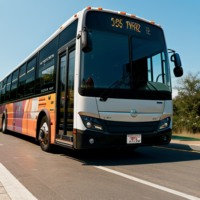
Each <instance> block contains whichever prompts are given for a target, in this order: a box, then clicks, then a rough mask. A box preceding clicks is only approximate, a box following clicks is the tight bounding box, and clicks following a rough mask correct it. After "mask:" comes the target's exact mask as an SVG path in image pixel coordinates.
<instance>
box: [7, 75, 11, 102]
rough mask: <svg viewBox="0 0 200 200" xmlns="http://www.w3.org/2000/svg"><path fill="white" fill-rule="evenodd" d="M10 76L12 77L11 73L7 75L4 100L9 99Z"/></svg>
mask: <svg viewBox="0 0 200 200" xmlns="http://www.w3.org/2000/svg"><path fill="white" fill-rule="evenodd" d="M11 77H12V74H11V75H10V76H9V77H8V80H7V84H6V101H9V100H10V86H11Z"/></svg>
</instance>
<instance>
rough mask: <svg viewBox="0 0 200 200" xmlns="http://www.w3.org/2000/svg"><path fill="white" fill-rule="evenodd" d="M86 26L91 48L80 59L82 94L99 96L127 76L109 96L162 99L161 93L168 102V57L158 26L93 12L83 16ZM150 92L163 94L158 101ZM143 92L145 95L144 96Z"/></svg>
mask: <svg viewBox="0 0 200 200" xmlns="http://www.w3.org/2000/svg"><path fill="white" fill-rule="evenodd" d="M86 26H87V28H88V29H89V30H90V31H91V34H92V43H93V49H92V51H91V52H89V53H84V52H82V56H81V59H82V62H81V63H82V65H81V79H80V90H79V91H80V92H82V94H85V95H89V96H99V95H100V94H101V91H102V90H103V89H104V90H105V89H106V88H108V87H109V86H110V85H112V84H113V83H114V82H116V81H117V80H119V79H120V78H121V77H123V76H126V75H127V74H128V73H130V76H127V78H126V80H125V81H124V82H123V84H121V86H120V87H119V89H118V92H117V93H116V92H115V94H114V93H113V95H114V96H112V97H114V98H115V97H118V98H121V97H122V95H123V98H133V95H134V98H137V99H148V98H149V99H152V98H153V99H154V98H155V99H162V97H163V94H164V95H165V96H166V98H165V99H171V84H170V83H171V81H170V71H169V61H168V54H167V49H166V44H165V41H164V36H163V32H162V30H161V29H160V28H159V27H156V26H154V25H151V24H149V23H146V22H143V21H139V20H136V19H131V18H128V17H124V16H121V15H115V14H109V13H103V12H94V11H91V12H88V13H87V16H86ZM148 83H150V87H149V86H148ZM152 90H155V91H159V92H161V93H163V94H162V95H161V96H160V98H159V97H158V96H156V95H154V94H152V93H153V92H152ZM147 92H148V93H149V95H144V94H145V93H147ZM122 93H123V94H122ZM120 94H121V95H120ZM151 94H152V95H151ZM116 95H117V96H116Z"/></svg>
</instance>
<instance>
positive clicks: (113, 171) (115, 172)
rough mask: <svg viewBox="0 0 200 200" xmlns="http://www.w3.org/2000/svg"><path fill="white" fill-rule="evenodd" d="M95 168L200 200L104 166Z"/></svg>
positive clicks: (193, 199)
mask: <svg viewBox="0 0 200 200" xmlns="http://www.w3.org/2000/svg"><path fill="white" fill-rule="evenodd" d="M94 167H96V168H98V169H101V170H104V171H107V172H110V173H112V174H116V175H118V176H122V177H124V178H127V179H130V180H132V181H136V182H139V183H142V184H144V185H148V186H150V187H153V188H156V189H159V190H163V191H165V192H169V193H171V194H174V195H177V196H180V197H183V198H186V199H191V200H200V198H198V197H194V196H191V195H188V194H185V193H182V192H179V191H176V190H172V189H169V188H167V187H163V186H160V185H157V184H154V183H151V182H148V181H144V180H142V179H139V178H136V177H133V176H130V175H127V174H124V173H121V172H118V171H115V170H112V169H108V168H106V167H102V166H94Z"/></svg>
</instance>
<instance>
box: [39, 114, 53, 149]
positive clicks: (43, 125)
mask: <svg viewBox="0 0 200 200" xmlns="http://www.w3.org/2000/svg"><path fill="white" fill-rule="evenodd" d="M38 140H39V143H40V146H41V149H42V150H43V151H46V152H50V151H51V149H52V145H51V142H50V134H49V126H48V118H47V116H44V117H43V118H42V120H41V122H40V130H39V135H38Z"/></svg>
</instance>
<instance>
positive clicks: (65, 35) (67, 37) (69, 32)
mask: <svg viewBox="0 0 200 200" xmlns="http://www.w3.org/2000/svg"><path fill="white" fill-rule="evenodd" d="M77 24H78V20H76V21H74V22H73V23H72V24H70V25H69V26H68V27H67V28H66V29H65V30H64V31H63V32H62V33H61V34H60V37H59V45H58V48H60V47H62V46H63V45H65V44H67V43H68V42H69V41H71V40H73V39H74V38H76V33H77Z"/></svg>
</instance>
